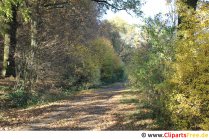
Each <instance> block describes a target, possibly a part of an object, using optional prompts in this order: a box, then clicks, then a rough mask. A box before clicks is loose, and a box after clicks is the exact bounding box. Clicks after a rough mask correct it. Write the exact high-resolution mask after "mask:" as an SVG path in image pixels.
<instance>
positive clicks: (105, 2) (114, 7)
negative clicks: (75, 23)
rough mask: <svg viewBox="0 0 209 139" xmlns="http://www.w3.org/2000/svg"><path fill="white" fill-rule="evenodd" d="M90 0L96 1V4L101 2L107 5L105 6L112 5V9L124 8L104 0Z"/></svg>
mask: <svg viewBox="0 0 209 139" xmlns="http://www.w3.org/2000/svg"><path fill="white" fill-rule="evenodd" d="M91 1H94V2H96V3H98V4H102V3H103V4H105V5H107V6H110V7H112V8H113V9H116V10H125V8H118V7H116V6H115V5H114V4H111V3H109V2H108V1H106V0H91Z"/></svg>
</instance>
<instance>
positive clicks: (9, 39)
mask: <svg viewBox="0 0 209 139" xmlns="http://www.w3.org/2000/svg"><path fill="white" fill-rule="evenodd" d="M11 10H12V19H11V21H10V22H9V23H8V28H7V30H6V33H5V35H4V59H3V68H2V76H3V77H9V76H13V77H16V70H15V49H16V45H17V38H16V34H17V6H15V5H12V9H11Z"/></svg>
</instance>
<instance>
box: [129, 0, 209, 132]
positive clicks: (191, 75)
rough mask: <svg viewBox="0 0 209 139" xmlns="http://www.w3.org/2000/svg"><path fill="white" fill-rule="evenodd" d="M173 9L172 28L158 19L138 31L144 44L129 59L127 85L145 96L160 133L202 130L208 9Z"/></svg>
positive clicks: (191, 5)
mask: <svg viewBox="0 0 209 139" xmlns="http://www.w3.org/2000/svg"><path fill="white" fill-rule="evenodd" d="M176 5H177V13H178V17H179V22H178V27H177V28H176V27H175V26H176V25H174V26H171V24H170V23H171V22H170V21H168V22H167V23H165V24H163V21H165V20H164V19H163V18H159V16H157V17H155V18H154V19H149V20H148V22H146V24H145V26H144V27H143V28H144V29H145V31H144V34H145V36H146V37H145V38H147V43H146V44H145V45H144V46H142V47H140V48H138V49H137V50H136V52H135V53H134V54H133V57H132V62H131V63H130V65H129V73H130V74H129V79H130V84H131V85H132V86H134V87H136V88H137V89H139V90H140V92H141V93H144V94H145V95H147V97H148V101H149V103H150V104H151V105H152V107H154V111H155V115H154V116H155V117H157V119H158V121H159V122H160V124H161V126H162V128H165V129H178V130H199V129H202V130H208V129H209V127H208V122H209V121H208V115H209V114H208V102H209V97H208V93H209V88H208V80H209V78H208V77H209V76H208V74H209V70H208V69H209V65H208V60H209V57H208V48H209V47H208V43H209V42H208V39H207V37H208V29H207V28H208V25H209V23H208V20H207V18H208V16H207V14H208V4H206V3H204V2H199V4H198V7H196V6H197V1H181V0H179V1H176ZM146 21H147V20H146Z"/></svg>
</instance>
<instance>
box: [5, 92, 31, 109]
mask: <svg viewBox="0 0 209 139" xmlns="http://www.w3.org/2000/svg"><path fill="white" fill-rule="evenodd" d="M7 97H8V99H9V100H10V105H11V106H12V107H24V106H26V105H28V95H27V94H26V93H25V92H24V90H23V88H19V89H17V90H15V91H14V92H11V93H9V94H8V95H7Z"/></svg>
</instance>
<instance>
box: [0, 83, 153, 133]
mask: <svg viewBox="0 0 209 139" xmlns="http://www.w3.org/2000/svg"><path fill="white" fill-rule="evenodd" d="M137 99H139V98H138V96H137V95H136V94H131V93H130V92H129V91H128V90H125V88H124V87H123V86H121V85H119V86H113V87H106V88H103V89H98V90H93V91H82V92H81V93H79V94H77V95H75V96H74V97H72V98H70V99H68V100H63V101H57V102H54V103H50V104H47V105H42V106H36V107H32V108H28V109H23V110H13V111H9V112H7V113H5V114H4V115H3V117H4V119H5V118H8V119H10V120H9V121H8V120H5V121H4V120H1V122H2V123H1V124H0V126H1V127H0V130H153V129H154V128H156V127H155V125H154V120H152V119H151V118H150V117H149V116H147V115H149V114H150V111H149V110H147V109H143V108H141V109H140V111H139V110H138V109H139V105H138V104H137V103H134V102H132V101H133V100H137ZM129 100H131V101H129ZM123 102H125V103H123ZM126 102H127V103H126ZM129 102H130V103H129Z"/></svg>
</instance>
